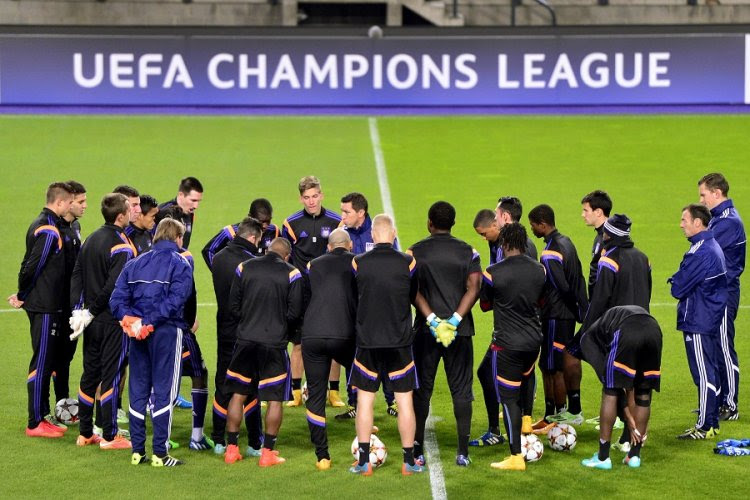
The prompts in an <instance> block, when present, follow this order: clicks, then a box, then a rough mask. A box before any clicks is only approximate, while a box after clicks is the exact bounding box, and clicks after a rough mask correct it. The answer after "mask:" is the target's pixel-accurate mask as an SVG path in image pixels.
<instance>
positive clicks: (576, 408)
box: [568, 389, 581, 415]
mask: <svg viewBox="0 0 750 500" xmlns="http://www.w3.org/2000/svg"><path fill="white" fill-rule="evenodd" d="M568 411H569V412H570V413H572V414H573V415H578V414H579V413H581V390H580V389H578V390H577V391H568Z"/></svg>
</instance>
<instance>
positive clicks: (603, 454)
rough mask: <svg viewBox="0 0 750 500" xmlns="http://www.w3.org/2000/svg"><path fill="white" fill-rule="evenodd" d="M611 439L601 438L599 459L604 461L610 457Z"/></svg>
mask: <svg viewBox="0 0 750 500" xmlns="http://www.w3.org/2000/svg"><path fill="white" fill-rule="evenodd" d="M609 444H610V443H609V441H602V440H601V439H600V440H599V460H601V461H602V462H603V461H605V460H607V459H608V458H609Z"/></svg>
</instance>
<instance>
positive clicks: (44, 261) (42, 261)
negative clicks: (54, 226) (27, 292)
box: [31, 233, 55, 288]
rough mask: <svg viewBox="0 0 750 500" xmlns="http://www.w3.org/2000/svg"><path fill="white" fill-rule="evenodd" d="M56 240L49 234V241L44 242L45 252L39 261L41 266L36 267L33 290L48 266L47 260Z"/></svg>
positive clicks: (32, 284) (32, 283)
mask: <svg viewBox="0 0 750 500" xmlns="http://www.w3.org/2000/svg"><path fill="white" fill-rule="evenodd" d="M54 240H55V238H54V237H52V236H51V235H50V234H49V233H47V240H46V241H45V242H44V250H43V251H42V257H41V258H40V259H39V264H37V266H36V271H34V279H33V280H32V282H31V287H32V288H33V287H34V285H35V284H36V280H37V279H38V278H39V275H40V274H42V270H43V269H44V266H45V265H46V264H47V258H48V257H49V251H50V248H51V247H52V242H53V241H54Z"/></svg>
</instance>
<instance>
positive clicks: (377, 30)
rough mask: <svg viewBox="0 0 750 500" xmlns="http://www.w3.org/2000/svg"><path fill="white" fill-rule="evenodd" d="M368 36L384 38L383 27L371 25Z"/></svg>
mask: <svg viewBox="0 0 750 500" xmlns="http://www.w3.org/2000/svg"><path fill="white" fill-rule="evenodd" d="M367 36H368V37H370V38H383V28H381V27H380V26H377V25H376V26H370V29H368V30H367Z"/></svg>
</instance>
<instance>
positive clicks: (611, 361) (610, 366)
mask: <svg viewBox="0 0 750 500" xmlns="http://www.w3.org/2000/svg"><path fill="white" fill-rule="evenodd" d="M619 343H620V330H617V331H616V332H615V333H614V335H613V337H612V344H610V347H609V355H608V356H607V366H606V382H607V388H608V389H613V388H614V387H615V370H614V368H615V358H616V357H617V346H618V344H619Z"/></svg>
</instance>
